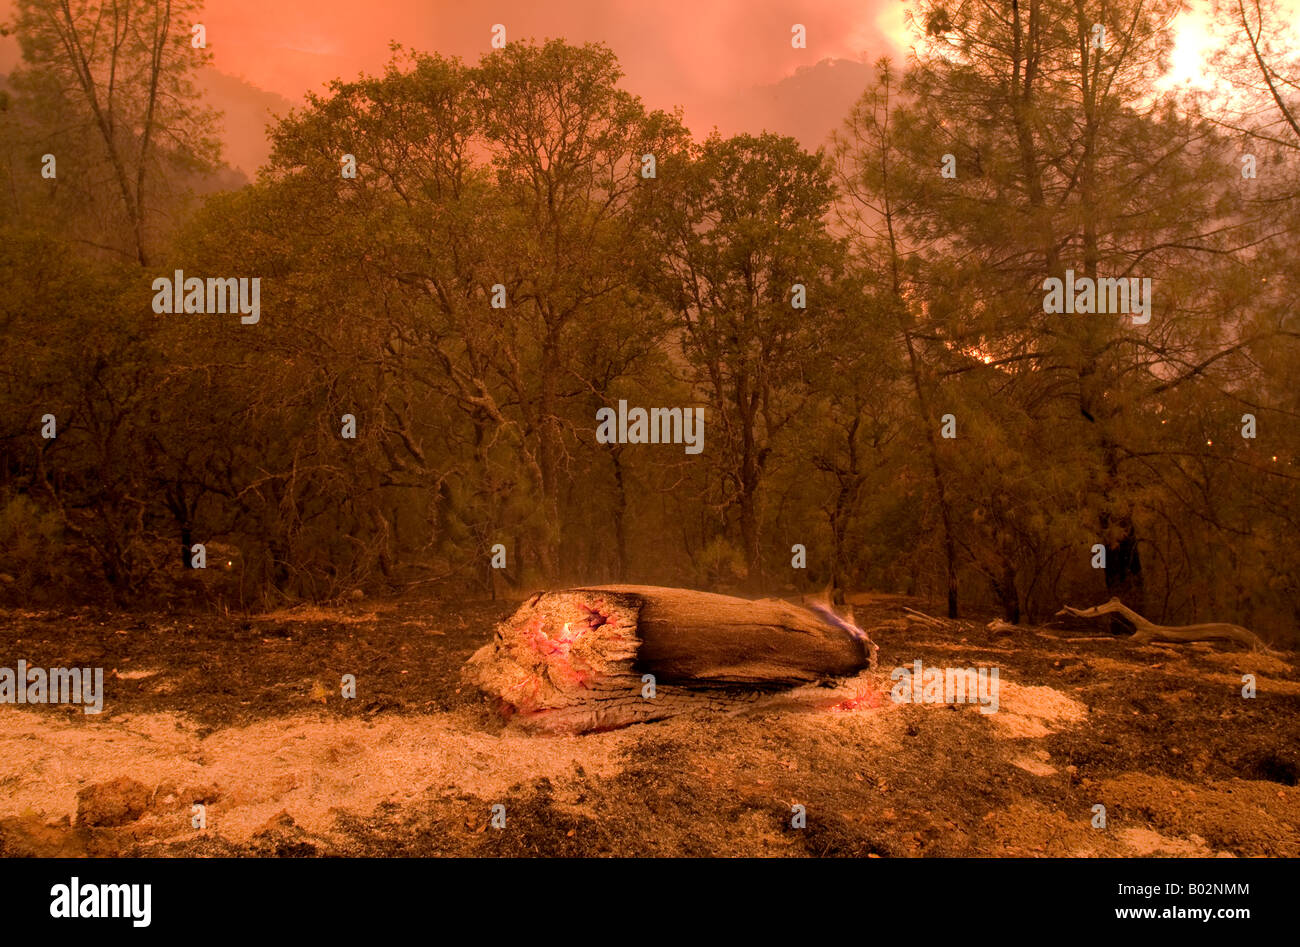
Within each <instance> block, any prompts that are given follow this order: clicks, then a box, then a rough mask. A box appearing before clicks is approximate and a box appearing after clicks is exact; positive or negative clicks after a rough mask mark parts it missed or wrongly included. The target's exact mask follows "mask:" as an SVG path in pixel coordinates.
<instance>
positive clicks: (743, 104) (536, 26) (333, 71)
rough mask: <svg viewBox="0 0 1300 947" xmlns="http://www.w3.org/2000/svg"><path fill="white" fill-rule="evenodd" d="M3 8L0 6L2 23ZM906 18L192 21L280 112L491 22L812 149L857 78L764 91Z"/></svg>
mask: <svg viewBox="0 0 1300 947" xmlns="http://www.w3.org/2000/svg"><path fill="white" fill-rule="evenodd" d="M1210 2H1211V0H1192V7H1193V11H1194V12H1193V13H1192V14H1190V15H1187V16H1184V17H1182V18H1180V21H1179V23H1178V27H1177V33H1178V38H1179V43H1178V47H1177V49H1176V51H1175V55H1174V62H1173V68H1172V70H1171V75H1170V81H1185V80H1189V79H1190V80H1193V81H1194V80H1195V79H1196V78H1197V77H1200V76H1203V75H1204V74H1205V69H1204V64H1203V59H1202V57H1203V56H1204V54H1205V53H1206V52H1208V49H1207V48H1206V45H1205V43H1206V37H1205V31H1204V26H1203V21H1202V19H1201V18H1200V17H1199V16H1198V15H1197V12H1196V11H1198V10H1201V9H1204V8H1207V7H1208V5H1209V3H1210ZM1283 2H1284V3H1287V4H1288V5H1292V6H1293V7H1294V6H1300V0H1283ZM12 6H13V0H0V22H3V21H4V20H6V19H8V16H9V13H10V12H11V10H12ZM907 8H908V4H907V2H906V0H558V2H557V0H550V2H548V0H482V2H478V0H470V2H466V0H362V2H356V0H209V2H208V3H207V6H206V10H205V13H204V15H203V21H204V24H205V25H206V27H207V36H208V45H209V48H210V49H211V50H212V52H213V57H214V65H215V67H216V69H218V70H220V72H222V73H225V74H227V75H230V76H235V77H239V78H242V79H244V80H246V81H247V82H249V83H251V84H252V85H254V86H256V87H258V88H260V89H262V90H265V91H268V92H272V93H275V94H276V95H278V96H283V97H284V99H287V100H288V102H289V103H292V104H297V103H298V102H299V101H301V98H302V95H303V93H304V92H306V91H307V90H311V89H316V90H320V89H322V88H323V85H324V84H325V83H326V82H327V81H328V80H329V79H331V78H334V77H337V76H343V77H354V76H355V75H357V74H358V73H359V72H362V71H366V72H372V73H373V72H377V71H379V70H380V69H381V68H382V66H383V64H384V63H385V62H386V61H387V59H388V57H389V50H388V45H389V42H390V41H392V40H397V41H399V42H401V43H402V44H404V45H407V46H410V47H413V48H416V49H420V50H429V51H437V52H440V53H443V54H448V55H456V56H460V57H462V58H463V59H465V60H467V61H470V62H473V61H476V60H477V59H478V57H479V56H480V55H482V54H483V53H484V52H486V51H487V50H488V48H489V42H490V38H491V28H492V25H493V24H494V23H502V24H504V25H505V27H506V30H507V39H508V40H519V39H525V38H529V37H531V38H535V39H538V40H541V39H545V38H548V37H556V36H560V37H564V38H565V39H568V40H570V41H573V42H583V41H595V40H599V41H603V42H605V43H607V44H608V45H609V46H610V47H611V48H612V49H613V50H614V52H615V54H616V55H617V56H618V57H619V60H620V61H621V63H622V64H623V69H624V72H625V74H626V75H625V78H624V80H623V85H624V87H625V88H627V89H628V90H629V91H631V92H634V93H636V94H637V95H640V96H641V98H642V99H643V100H644V101H645V102H646V103H647V105H649V106H651V107H653V108H672V107H674V106H678V105H680V106H682V107H683V109H684V111H685V119H686V124H687V126H688V127H689V128H690V129H691V130H692V131H693V132H695V133H696V134H697V135H700V134H703V133H707V131H708V130H709V129H710V128H712V127H714V126H715V125H716V126H717V127H718V128H719V129H720V130H721V131H722V132H723V133H724V134H731V133H734V132H738V131H753V132H758V131H761V130H763V127H767V128H771V129H772V130H775V131H780V132H783V133H785V134H794V135H795V136H796V137H798V138H800V139H801V141H803V143H804V144H805V145H807V146H810V147H811V146H815V145H816V144H818V143H820V142H822V141H824V140H825V134H826V133H827V132H829V131H830V129H831V128H833V127H835V126H836V125H838V123H839V122H840V120H841V119H842V118H843V116H844V114H846V112H847V110H848V107H849V105H850V104H851V103H852V101H853V100H854V99H855V98H856V95H857V93H858V92H860V91H861V88H862V86H863V85H865V76H864V74H863V73H862V72H861V71H856V72H855V71H853V70H841V71H840V72H839V73H838V74H837V75H831V74H829V73H827V72H826V71H825V70H824V69H823V70H822V71H821V72H820V73H819V74H818V75H816V76H811V75H807V74H805V75H804V76H803V77H802V78H801V79H799V80H797V81H796V82H795V83H794V85H793V86H792V85H791V83H790V82H786V83H785V85H783V86H782V87H781V88H779V89H777V88H774V86H775V85H776V84H777V83H779V82H781V81H782V80H788V79H789V77H791V76H793V75H794V74H795V73H796V71H797V70H799V69H801V68H803V67H812V66H814V65H816V64H817V63H819V62H823V61H825V60H832V59H838V60H856V61H858V62H872V61H874V60H875V59H876V58H877V57H878V56H880V55H882V54H885V53H889V54H892V55H894V56H895V57H896V58H898V59H900V60H901V59H903V58H905V56H906V50H907V48H908V46H909V45H910V43H911V38H910V36H909V35H908V32H907V29H906V27H905V23H904V12H905V10H906V9H907ZM794 23H802V24H804V25H805V26H806V27H807V31H808V48H807V49H793V48H791V45H790V27H791V25H792V24H794ZM16 59H17V44H16V41H15V40H14V39H13V38H12V37H10V38H7V39H0V72H7V71H9V70H10V69H12V68H13V65H14V62H15V61H16ZM206 86H207V87H208V88H209V90H212V91H211V94H213V95H214V96H215V98H214V101H213V104H214V105H216V106H217V107H219V108H222V109H223V110H224V111H225V112H226V115H227V119H226V122H225V125H226V137H227V141H228V144H229V145H230V146H231V151H232V159H238V160H236V162H235V163H237V164H240V165H241V166H245V170H251V167H249V166H254V167H255V165H256V163H257V161H259V160H260V159H261V158H262V157H264V141H265V139H264V135H263V133H262V125H263V124H264V121H263V119H264V118H265V116H266V115H267V109H268V107H269V108H271V110H272V111H275V112H280V111H283V108H282V106H283V105H284V103H283V102H281V103H279V106H277V105H276V104H275V103H270V104H269V106H268V103H266V102H265V101H261V100H254V99H253V98H250V96H249V95H248V92H249V91H251V90H242V91H241V90H240V89H236V88H231V87H230V85H229V84H227V85H226V86H225V87H224V88H223V89H214V86H213V83H210V82H209V83H206Z"/></svg>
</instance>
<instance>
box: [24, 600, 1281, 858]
mask: <svg viewBox="0 0 1300 947" xmlns="http://www.w3.org/2000/svg"><path fill="white" fill-rule="evenodd" d="M862 601H864V604H861V605H859V606H858V607H857V609H856V615H857V619H858V623H859V624H860V625H862V627H864V628H865V629H867V630H868V631H869V632H870V633H871V635H872V637H873V638H874V640H875V641H876V643H877V644H878V645H879V646H880V668H879V669H878V670H876V671H874V672H868V673H864V674H863V675H861V676H860V677H859V678H857V679H854V680H852V681H847V682H838V684H837V686H835V687H828V688H826V689H825V690H824V693H825V697H824V699H821V698H819V697H818V689H816V688H809V689H804V691H801V692H800V694H799V695H796V697H794V698H791V699H788V700H782V699H775V700H774V699H767V700H758V701H755V702H753V703H752V704H750V705H746V706H745V707H744V708H742V709H741V710H740V711H739V712H722V711H716V710H710V711H705V712H702V713H701V714H699V715H692V716H684V717H676V718H673V719H670V720H666V721H660V722H655V723H649V724H641V725H636V726H632V727H628V728H625V729H622V730H617V731H613V732H607V733H593V734H587V735H582V736H565V737H553V736H526V735H523V734H518V733H515V732H513V731H512V730H510V729H509V728H507V727H505V726H504V725H503V723H502V721H501V720H500V719H499V718H498V717H497V716H495V714H494V713H493V712H492V710H491V709H490V708H489V707H488V706H487V705H486V704H485V703H484V701H483V699H482V698H481V696H480V695H479V694H478V693H477V692H475V690H474V689H473V688H472V687H470V686H469V685H467V684H465V683H463V682H462V680H461V677H460V669H461V667H462V665H463V664H464V662H465V660H466V659H467V658H468V657H469V656H470V654H472V653H473V651H474V650H475V649H476V648H478V647H479V646H480V645H482V644H484V643H485V642H486V641H488V640H489V638H490V637H491V635H492V630H493V625H494V623H495V622H496V621H497V620H499V619H501V618H503V617H505V616H506V615H508V614H509V613H510V612H511V611H513V609H514V607H515V605H517V603H515V602H500V601H498V602H495V603H493V602H482V601H480V602H468V603H467V602H463V601H456V602H454V603H453V602H445V601H439V600H435V599H429V598H416V597H408V598H401V599H397V600H393V601H384V602H373V601H362V602H356V603H352V604H349V605H347V606H341V607H335V608H322V607H302V608H298V609H291V610H285V611H281V612H278V613H274V614H270V615H264V616H258V617H252V618H241V617H235V616H225V615H216V614H206V613H205V614H195V615H180V614H176V613H168V614H142V613H113V612H106V611H103V610H94V609H83V610H68V611H40V612H36V611H18V610H10V611H6V612H3V613H0V628H2V629H3V631H0V642H3V652H2V654H0V657H2V658H3V659H4V660H0V664H3V665H5V666H8V667H13V666H15V663H16V661H17V660H18V659H20V658H21V659H23V660H25V661H26V662H27V664H28V665H29V666H39V667H74V666H77V667H97V666H98V667H103V668H104V674H105V681H104V690H105V696H104V709H103V712H102V713H101V714H99V715H87V714H85V713H83V711H82V708H81V707H79V706H57V705H55V706H46V705H41V706H23V707H19V706H15V705H0V854H3V855H10V856H14V855H35V856H66V855H91V856H96V855H174V856H212V855H216V856H220V855H248V854H254V855H258V854H260V855H267V856H312V855H399V856H425V855H428V856H438V855H469V856H492V855H509V856H518V855H550V856H567V855H574V856H601V855H630V856H654V855H701V856H704V855H760V856H761V855H786V856H807V855H814V856H855V857H898V856H928V855H958V856H967V855H969V856H982V855H991V856H998V855H1031V856H1032V855H1041V856H1072V855H1083V856H1087V855H1097V856H1116V855H1119V856H1122V855H1230V856H1239V857H1240V856H1257V855H1266V856H1292V857H1294V856H1297V855H1300V788H1297V786H1296V782H1297V774H1298V773H1300V672H1298V671H1297V667H1296V655H1295V654H1294V653H1282V654H1263V653H1252V652H1249V651H1245V650H1242V649H1240V648H1238V647H1236V646H1235V645H1219V644H1192V645H1170V646H1155V645H1151V646H1144V647H1138V646H1135V645H1132V644H1131V643H1128V642H1126V641H1124V640H1122V639H1114V638H1110V637H1108V636H1107V635H1106V634H1105V631H1104V628H1103V627H1102V626H1101V625H1100V624H1098V625H1097V626H1096V627H1088V626H1087V625H1086V624H1083V623H1077V624H1072V625H1071V626H1070V627H1069V628H1066V627H1064V626H1058V625H1054V626H1051V627H1046V628H1035V627H1025V628H1019V629H1015V630H1012V631H1003V632H997V633H994V632H991V631H989V630H987V629H986V628H985V626H984V623H983V621H958V622H940V623H938V624H937V625H927V624H924V623H920V622H915V621H908V620H907V619H906V617H905V613H904V611H903V609H904V607H905V606H908V607H912V608H924V603H919V602H917V601H914V600H907V599H902V598H898V597H885V596H880V597H867V598H865V599H863V600H862ZM1089 636H1095V637H1089ZM916 660H920V661H921V662H922V663H923V665H924V666H926V667H940V668H946V667H958V668H965V667H996V668H998V670H999V691H998V710H997V712H996V713H991V714H990V713H982V712H981V710H980V707H979V705H978V704H970V703H964V704H948V703H896V702H895V701H893V700H891V699H890V689H891V687H892V686H893V682H892V681H891V679H890V671H891V670H893V669H894V668H895V667H899V666H912V665H913V662H914V661H916ZM345 674H353V675H355V676H356V688H357V696H356V697H355V698H354V699H350V700H345V699H343V698H342V697H341V694H340V682H341V679H342V676H343V675H345ZM1246 674H1251V675H1254V679H1255V687H1256V696H1255V697H1254V698H1249V699H1248V698H1245V697H1243V696H1242V687H1243V675H1246ZM810 694H811V696H809V695H810ZM196 803H201V804H202V805H203V806H204V810H203V811H204V815H205V817H206V823H207V825H206V828H204V829H196V828H194V827H193V824H192V819H193V817H194V815H195V812H196V810H195V809H194V808H193V807H194V805H195V804H196ZM498 804H499V805H502V806H504V807H505V812H504V815H505V825H504V827H503V828H498V827H496V826H494V825H493V824H492V817H493V809H492V807H493V806H495V805H498ZM1098 805H1102V806H1104V807H1105V822H1106V824H1105V827H1104V828H1099V827H1097V826H1096V825H1095V823H1096V822H1098V818H1097V813H1096V810H1095V809H1094V807H1095V806H1098ZM796 806H802V807H803V809H804V812H805V813H806V823H805V824H804V825H803V827H796V826H795V825H794V824H792V822H798V821H799V820H798V819H796V818H794V814H795V813H796V811H797V810H796V809H795V807H796ZM498 821H499V820H498Z"/></svg>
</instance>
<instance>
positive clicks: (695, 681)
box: [466, 585, 876, 733]
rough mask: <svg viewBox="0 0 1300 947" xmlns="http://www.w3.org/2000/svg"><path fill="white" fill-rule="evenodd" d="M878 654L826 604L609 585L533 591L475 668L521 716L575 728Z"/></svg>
mask: <svg viewBox="0 0 1300 947" xmlns="http://www.w3.org/2000/svg"><path fill="white" fill-rule="evenodd" d="M875 655H876V647H875V645H874V644H873V643H872V642H871V639H870V638H869V637H868V636H867V634H866V633H865V632H864V631H862V630H861V629H860V628H858V627H856V626H855V625H853V624H852V622H849V621H847V620H845V619H844V618H841V617H840V616H838V615H835V613H834V612H832V611H830V610H829V609H827V608H825V607H824V606H819V607H815V608H811V609H810V608H803V607H800V606H797V605H793V604H791V603H789V602H785V601H781V600H777V599H763V600H760V601H749V600H746V599H741V598H733V597H731V596H727V595H715V594H712V593H707V592H695V591H691V590H688V589H672V588H658V587H654V586H632V585H625V586H619V585H610V586H597V587H592V588H581V589H569V590H566V591H559V592H544V593H538V594H536V595H534V596H533V597H532V598H530V599H529V600H528V601H527V602H525V603H524V604H523V605H521V606H520V607H519V609H518V610H517V611H516V612H515V613H514V615H512V616H511V617H510V618H509V619H507V620H506V621H505V622H503V623H502V624H501V625H500V626H499V627H498V629H497V633H496V637H495V639H494V640H493V641H492V642H491V643H490V644H488V645H485V646H484V647H483V648H481V649H480V650H479V651H478V652H477V653H476V654H475V655H474V656H473V657H472V658H471V659H470V661H469V663H468V664H467V665H466V675H467V677H468V679H469V680H470V681H472V682H473V683H474V684H475V685H476V686H478V687H479V688H480V689H481V690H483V691H484V692H485V693H486V694H488V695H489V696H490V697H492V698H494V699H495V700H496V701H497V703H498V706H499V709H500V710H501V712H502V713H503V714H505V715H506V716H507V717H508V718H510V719H511V720H512V721H513V722H515V723H517V724H520V725H523V726H525V727H527V728H529V729H536V730H547V731H557V732H574V733H576V732H584V731H588V730H605V729H612V728H615V727H621V726H626V725H627V724H630V723H636V722H639V721H645V720H654V719H658V718H661V717H667V716H673V715H675V714H679V713H683V712H685V711H688V710H692V709H695V708H698V707H702V706H709V705H717V704H724V703H726V702H728V701H729V700H733V699H735V698H736V695H737V694H738V693H739V692H743V691H748V692H750V693H752V692H753V691H754V690H774V689H778V688H785V687H793V686H796V685H800V684H808V683H812V682H814V681H818V680H823V679H826V678H832V677H845V676H850V675H853V674H856V673H857V672H858V671H860V670H862V669H863V668H867V667H873V666H874V665H875ZM645 675H652V678H651V680H653V682H654V684H655V688H654V691H653V695H654V696H652V697H651V696H646V694H647V692H646V690H645V681H646V678H645Z"/></svg>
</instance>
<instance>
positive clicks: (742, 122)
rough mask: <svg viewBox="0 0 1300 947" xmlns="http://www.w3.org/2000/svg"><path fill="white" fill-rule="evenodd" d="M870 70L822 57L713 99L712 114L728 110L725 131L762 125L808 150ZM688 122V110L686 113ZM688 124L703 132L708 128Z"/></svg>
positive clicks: (837, 119) (835, 123)
mask: <svg viewBox="0 0 1300 947" xmlns="http://www.w3.org/2000/svg"><path fill="white" fill-rule="evenodd" d="M872 77H873V70H872V68H871V66H869V65H867V64H866V63H863V62H855V61H853V60H851V59H823V60H822V61H821V62H819V63H817V64H816V65H813V66H805V67H804V68H802V69H800V70H798V71H797V72H796V73H795V74H794V75H792V76H788V77H786V78H785V79H782V80H781V81H780V82H776V83H773V84H771V85H764V86H755V87H753V88H751V89H748V90H746V91H744V92H741V93H739V94H737V95H735V96H733V97H730V98H728V99H726V100H721V101H719V102H717V103H716V104H715V105H714V107H713V108H711V109H710V111H711V112H712V113H713V114H719V115H731V116H733V118H732V119H731V121H730V122H728V123H727V124H726V125H721V124H720V125H719V126H718V130H719V131H720V132H722V134H724V135H734V134H737V133H740V132H750V133H753V134H758V133H759V132H762V131H772V132H777V133H779V134H782V135H790V136H792V137H793V138H795V139H797V140H798V141H799V143H800V144H802V145H803V146H804V147H805V148H808V149H809V150H812V149H815V148H817V147H818V146H819V145H824V144H826V141H827V138H828V137H829V136H830V133H831V131H832V130H834V129H837V128H839V127H840V123H841V122H843V121H844V118H845V116H846V115H848V112H849V109H850V108H851V107H852V106H853V103H854V102H856V101H857V100H858V98H859V97H861V95H862V93H863V92H864V91H865V90H866V88H867V86H868V85H869V84H870V83H871V81H872ZM686 120H687V124H688V125H689V124H690V123H691V116H690V114H689V113H688V114H687V116H686ZM691 130H692V131H693V132H695V133H696V134H697V135H703V134H704V133H706V132H707V131H708V130H707V129H705V128H695V127H693V126H692V128H691Z"/></svg>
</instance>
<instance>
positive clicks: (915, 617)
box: [903, 606, 943, 628]
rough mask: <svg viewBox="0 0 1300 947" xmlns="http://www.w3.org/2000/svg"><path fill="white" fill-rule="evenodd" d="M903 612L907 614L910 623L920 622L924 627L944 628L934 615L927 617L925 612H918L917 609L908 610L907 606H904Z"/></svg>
mask: <svg viewBox="0 0 1300 947" xmlns="http://www.w3.org/2000/svg"><path fill="white" fill-rule="evenodd" d="M903 611H905V612H907V617H908V620H909V621H914V622H919V623H920V624H922V625H929V626H930V627H932V628H942V627H943V622H941V621H940V620H939V619H937V618H935V617H934V616H933V615H927V614H925V613H924V612H918V611H917V610H916V609H914V608H908V607H907V606H903Z"/></svg>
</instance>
